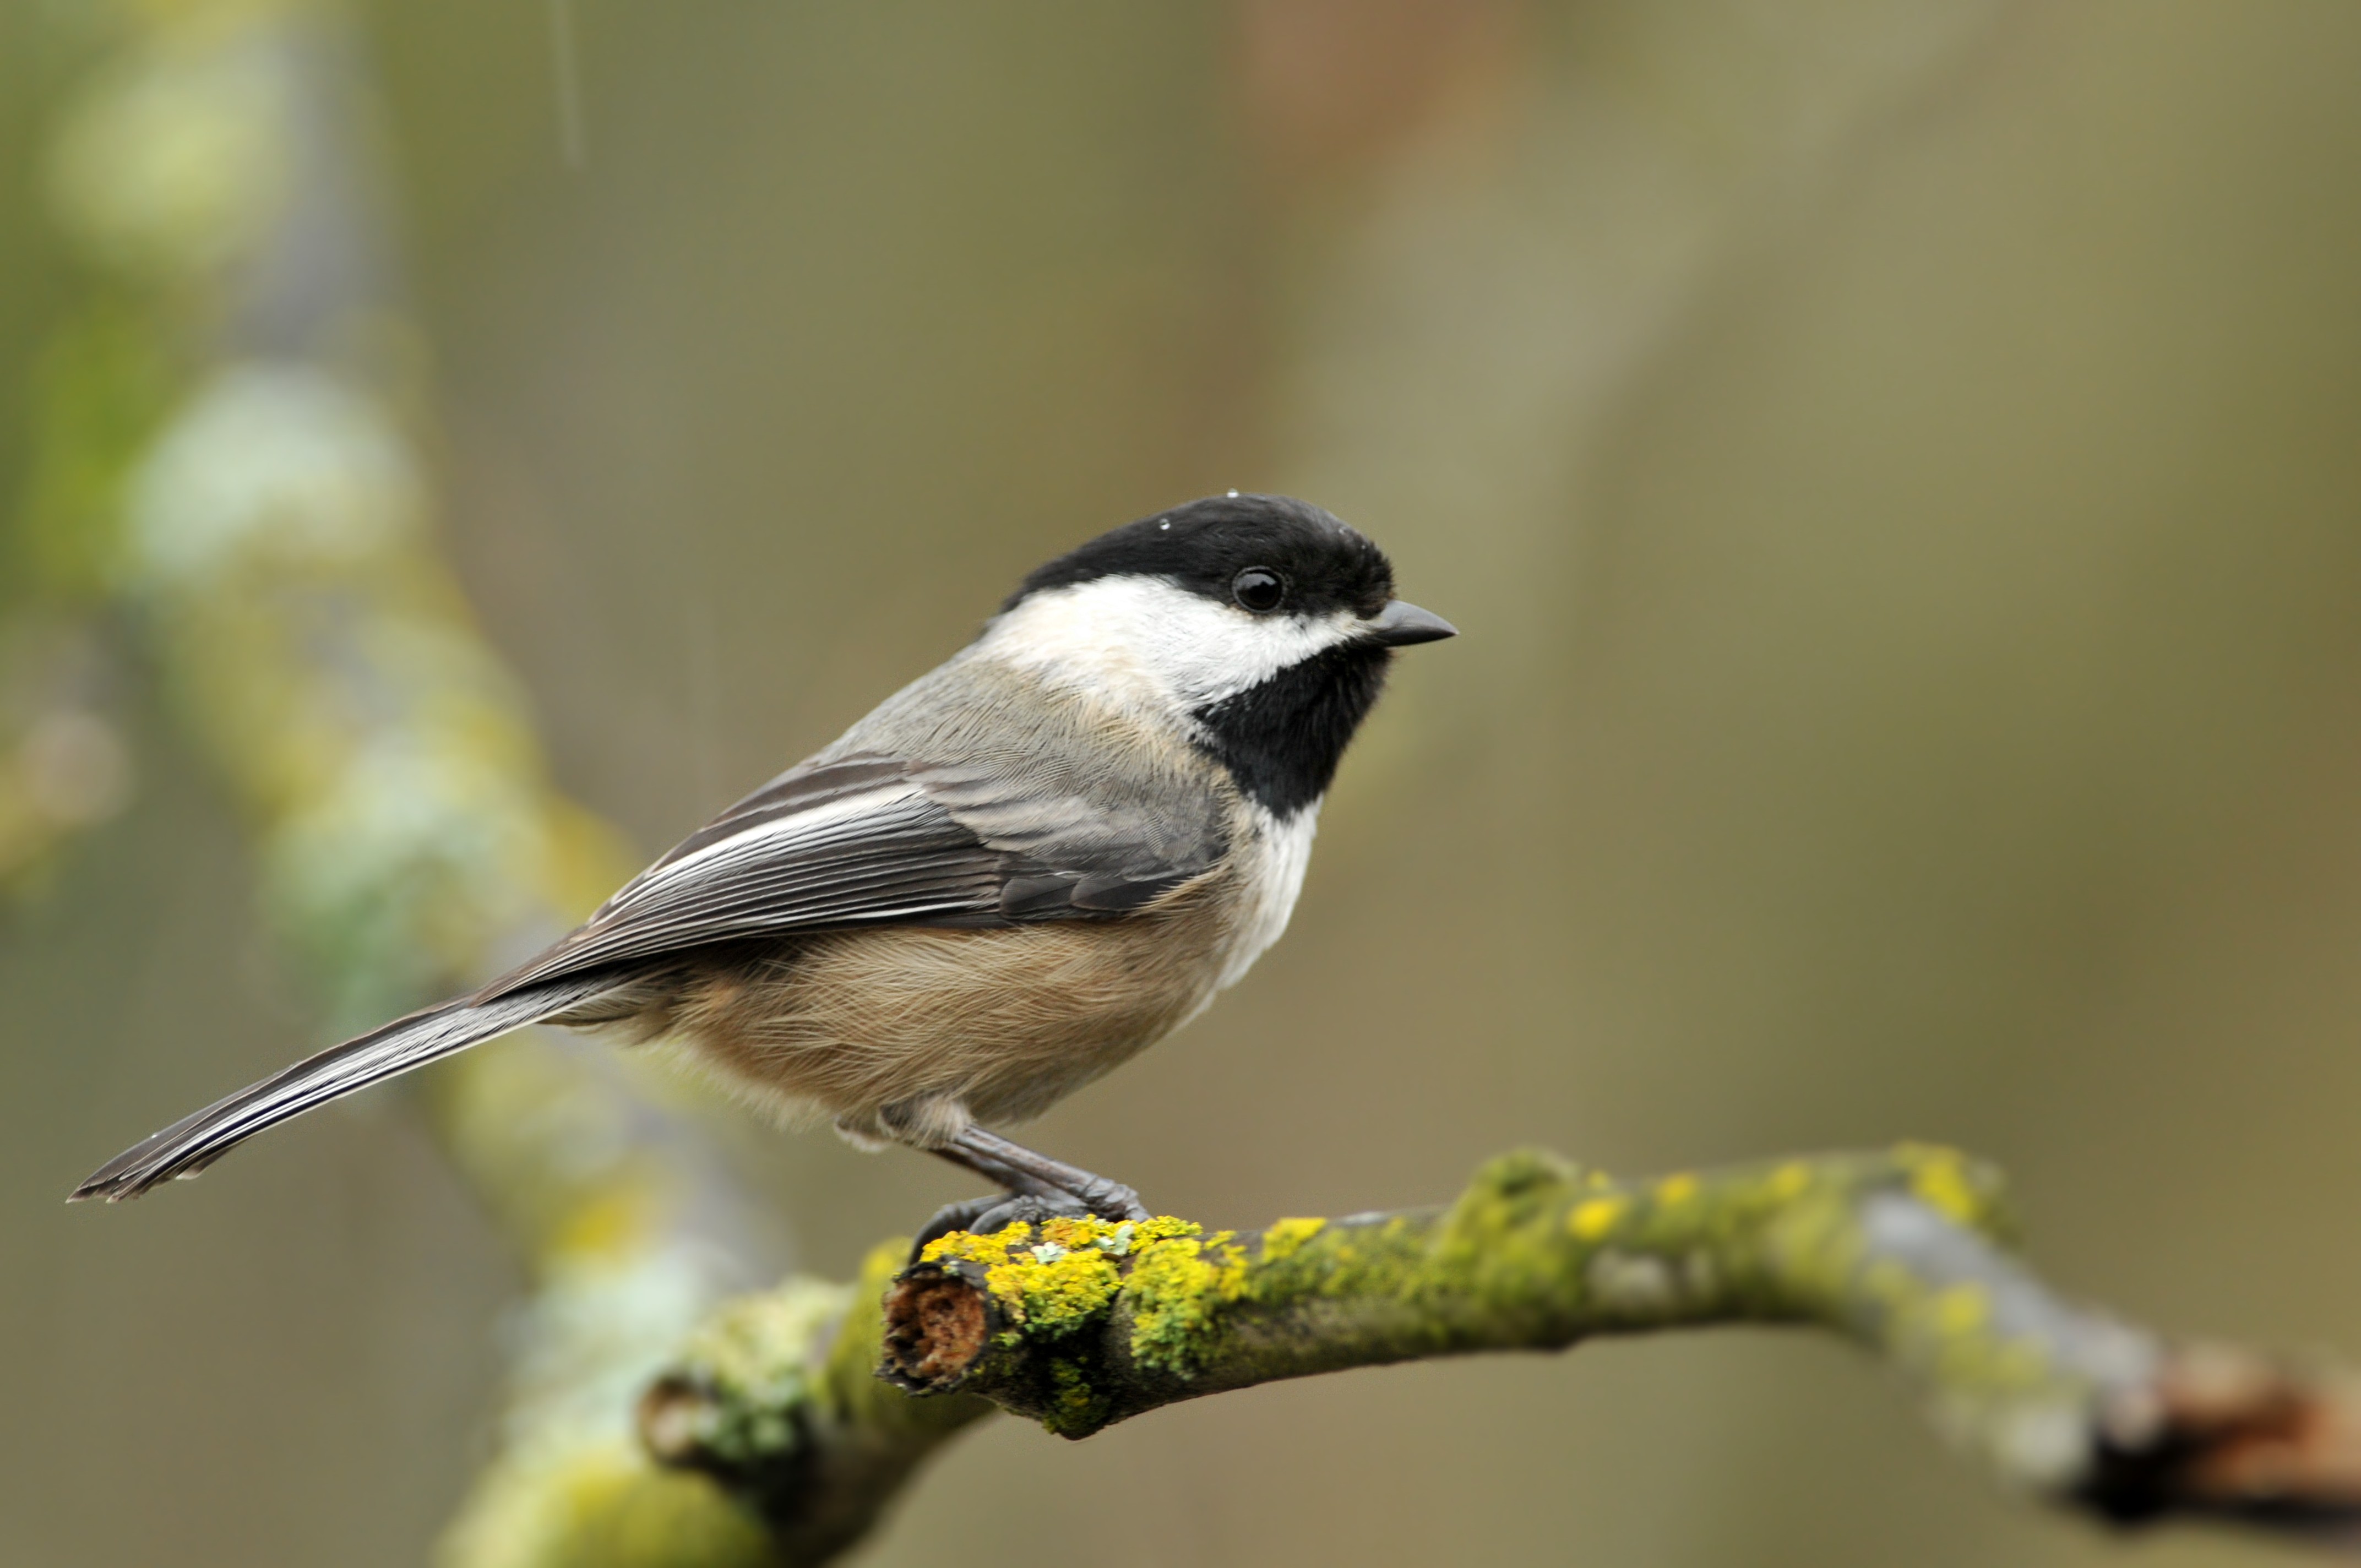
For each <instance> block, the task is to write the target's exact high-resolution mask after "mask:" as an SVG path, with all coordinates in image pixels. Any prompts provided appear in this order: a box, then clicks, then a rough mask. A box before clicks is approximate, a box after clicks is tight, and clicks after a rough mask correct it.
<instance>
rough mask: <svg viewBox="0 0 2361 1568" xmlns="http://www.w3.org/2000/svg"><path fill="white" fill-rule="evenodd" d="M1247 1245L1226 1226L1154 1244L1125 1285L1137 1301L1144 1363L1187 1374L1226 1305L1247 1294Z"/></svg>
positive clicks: (1137, 1335) (1135, 1326) (1134, 1336)
mask: <svg viewBox="0 0 2361 1568" xmlns="http://www.w3.org/2000/svg"><path fill="white" fill-rule="evenodd" d="M1247 1288H1248V1278H1247V1271H1246V1249H1245V1248H1243V1247H1240V1246H1238V1245H1235V1244H1234V1243H1233V1241H1232V1239H1231V1233H1229V1232H1228V1231H1221V1232H1217V1233H1216V1234H1213V1236H1211V1237H1208V1238H1207V1239H1205V1240H1204V1241H1202V1242H1201V1241H1198V1240H1196V1239H1195V1238H1193V1237H1189V1236H1174V1237H1171V1238H1170V1239H1166V1240H1161V1241H1159V1242H1157V1243H1155V1244H1154V1245H1149V1246H1148V1247H1147V1248H1146V1249H1145V1250H1143V1251H1141V1252H1140V1254H1139V1257H1138V1261H1137V1262H1136V1263H1134V1264H1133V1265H1132V1269H1131V1277H1130V1278H1129V1279H1128V1280H1127V1281H1126V1283H1125V1285H1124V1296H1125V1299H1126V1300H1127V1301H1128V1302H1129V1303H1130V1304H1131V1309H1132V1323H1131V1354H1132V1356H1133V1358H1134V1359H1135V1360H1137V1362H1138V1363H1139V1364H1140V1365H1142V1366H1147V1367H1153V1368H1157V1369H1159V1370H1162V1371H1166V1372H1171V1373H1176V1374H1178V1375H1179V1376H1182V1377H1187V1376H1191V1374H1192V1373H1193V1372H1195V1370H1196V1368H1197V1365H1198V1364H1199V1360H1200V1357H1201V1353H1202V1350H1203V1349H1204V1339H1205V1336H1206V1333H1207V1331H1208V1330H1210V1329H1211V1328H1212V1327H1213V1323H1214V1322H1215V1321H1216V1319H1217V1317H1218V1316H1219V1313H1220V1311H1221V1309H1222V1308H1223V1307H1224V1306H1225V1305H1227V1304H1228V1303H1230V1302H1233V1301H1236V1300H1239V1299H1242V1298H1244V1297H1245V1295H1246V1291H1247Z"/></svg>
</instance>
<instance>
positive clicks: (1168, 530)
mask: <svg viewBox="0 0 2361 1568" xmlns="http://www.w3.org/2000/svg"><path fill="white" fill-rule="evenodd" d="M1249 566H1261V567H1266V568H1268V569H1269V570H1271V571H1274V572H1277V573H1278V574H1279V576H1281V577H1283V578H1285V579H1286V582H1287V608H1288V609H1290V610H1293V611H1296V612H1299V613H1304V614H1312V615H1319V614H1324V613H1326V612H1328V611H1330V610H1336V609H1350V610H1351V611H1353V612H1354V613H1355V614H1356V615H1361V616H1374V615H1376V614H1377V613H1378V611H1380V610H1382V609H1384V608H1385V606H1386V601H1387V600H1388V599H1389V598H1392V597H1393V591H1394V569H1393V565H1392V564H1391V563H1390V562H1389V561H1388V560H1387V559H1386V554H1385V552H1384V551H1382V550H1380V549H1378V547H1377V546H1376V545H1375V544H1373V543H1370V542H1369V541H1368V539H1367V538H1366V537H1365V536H1363V535H1362V534H1361V533H1360V532H1359V531H1357V530H1356V529H1355V528H1353V527H1352V526H1351V525H1349V524H1347V523H1346V522H1345V521H1343V520H1342V519H1340V518H1337V517H1335V516H1334V515H1333V514H1331V513H1329V512H1326V511H1323V510H1321V509H1320V508H1318V507H1316V506H1313V505H1312V503H1311V502H1309V501H1299V500H1296V499H1293V498H1291V497H1288V496H1259V495H1228V496H1208V497H1207V498H1205V499H1203V500H1197V501H1191V502H1189V503H1187V504H1186V505H1184V506H1177V507H1173V508H1171V509H1170V510H1166V511H1159V512H1157V513H1155V514H1154V515H1152V516H1148V517H1143V518H1141V519H1140V520H1139V521H1137V522H1126V523H1125V524H1124V525H1123V526H1122V527H1121V528H1116V529H1110V530H1109V531H1108V532H1104V533H1102V534H1100V535H1099V536H1098V537H1097V538H1096V539H1093V540H1092V541H1091V542H1090V543H1087V544H1084V545H1082V546H1080V547H1078V548H1076V549H1073V550H1070V551H1068V552H1067V553H1066V554H1063V555H1060V556H1059V557H1058V558H1057V559H1056V560H1054V561H1052V562H1050V563H1049V565H1046V566H1043V567H1041V568H1040V569H1039V570H1038V571H1036V572H1035V573H1034V574H1033V575H1032V576H1029V577H1027V578H1026V579H1025V582H1024V586H1023V587H1019V588H1018V589H1017V590H1016V592H1015V593H1014V594H1011V595H1010V596H1009V598H1008V602H1007V603H1006V604H1005V605H1003V606H1002V607H1001V608H1002V609H1015V608H1016V606H1017V605H1018V604H1019V603H1021V602H1023V600H1025V599H1026V598H1027V597H1029V596H1031V595H1033V594H1037V593H1040V592H1042V591H1044V590H1045V589H1049V588H1063V587H1072V586H1073V585H1075V584H1077V583H1088V582H1095V581H1097V580H1098V579H1099V578H1101V577H1118V576H1142V577H1161V578H1164V579H1166V580H1168V581H1170V582H1172V583H1175V584H1177V585H1178V586H1180V587H1183V588H1186V589H1188V590H1189V591H1190V592H1191V593H1196V594H1202V595H1204V596H1205V597H1206V598H1213V599H1222V600H1227V599H1228V598H1230V594H1231V585H1232V584H1233V583H1234V582H1235V580H1236V578H1237V575H1238V574H1239V573H1240V572H1242V571H1244V570H1246V568H1247V567H1249Z"/></svg>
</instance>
